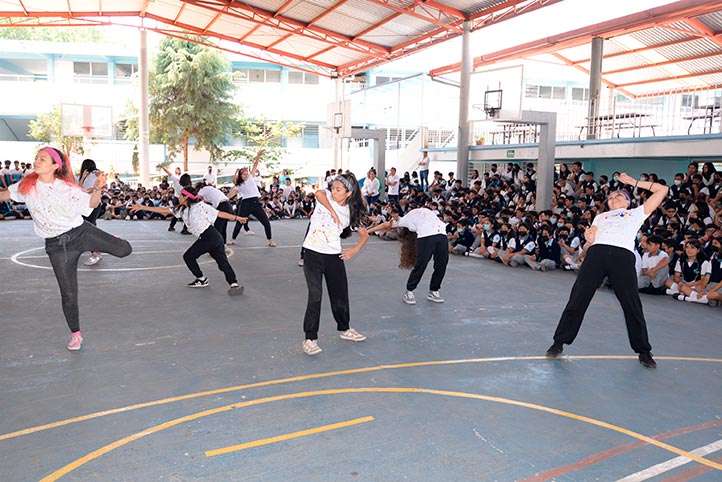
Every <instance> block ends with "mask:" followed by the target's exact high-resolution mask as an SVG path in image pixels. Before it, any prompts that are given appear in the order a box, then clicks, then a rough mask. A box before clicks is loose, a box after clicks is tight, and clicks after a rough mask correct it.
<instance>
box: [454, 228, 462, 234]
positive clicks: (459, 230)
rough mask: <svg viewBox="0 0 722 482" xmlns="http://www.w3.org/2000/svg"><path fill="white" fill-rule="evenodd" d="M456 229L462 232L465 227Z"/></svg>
mask: <svg viewBox="0 0 722 482" xmlns="http://www.w3.org/2000/svg"><path fill="white" fill-rule="evenodd" d="M456 230H457V231H458V232H460V233H461V232H463V231H464V228H456Z"/></svg>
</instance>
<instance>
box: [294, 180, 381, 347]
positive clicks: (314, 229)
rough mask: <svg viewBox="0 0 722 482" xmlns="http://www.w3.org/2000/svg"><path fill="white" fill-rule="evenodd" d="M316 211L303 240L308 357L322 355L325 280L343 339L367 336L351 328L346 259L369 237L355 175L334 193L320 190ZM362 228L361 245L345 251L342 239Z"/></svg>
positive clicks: (336, 186) (337, 185)
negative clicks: (320, 339) (353, 230)
mask: <svg viewBox="0 0 722 482" xmlns="http://www.w3.org/2000/svg"><path fill="white" fill-rule="evenodd" d="M316 201H318V203H317V204H316V209H315V210H314V211H313V214H312V215H311V224H310V227H309V229H308V233H307V234H306V238H305V239H304V241H303V247H304V264H303V274H304V275H305V277H306V284H307V285H308V303H307V305H306V315H305V316H304V319H303V330H304V332H305V333H306V339H305V341H304V342H303V351H304V352H305V353H306V354H308V355H317V354H319V353H321V348H320V347H319V346H318V343H317V342H316V340H317V339H318V327H319V320H320V317H321V295H322V294H323V288H322V286H321V280H322V279H323V278H324V277H325V278H326V288H327V289H328V297H329V298H330V299H331V311H332V312H333V317H334V319H335V320H336V326H337V329H338V331H340V332H341V333H340V336H341V338H342V339H344V340H350V341H364V340H365V339H366V337H365V336H364V335H362V334H360V333H359V332H357V331H356V330H354V329H353V328H351V327H349V319H350V314H349V302H348V280H347V279H346V266H345V265H344V260H346V259H351V258H353V257H354V256H355V255H356V253H358V252H359V251H360V250H361V248H362V247H363V246H364V244H366V241H368V238H369V235H368V233H367V231H366V229H365V228H364V227H362V226H361V224H362V223H363V222H364V220H365V219H366V209H367V208H366V204H365V203H364V201H363V198H362V197H361V189H360V188H359V185H358V182H357V181H356V178H355V177H354V175H353V174H350V173H349V174H341V175H339V176H336V177H335V178H334V179H333V182H332V184H331V191H330V192H329V191H327V190H325V189H321V190H318V191H316ZM352 228H358V234H359V242H358V243H356V245H355V246H354V247H352V248H346V249H341V239H342V238H347V237H349V236H350V235H351V229H352Z"/></svg>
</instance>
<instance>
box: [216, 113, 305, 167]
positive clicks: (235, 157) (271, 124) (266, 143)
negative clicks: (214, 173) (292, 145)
mask: <svg viewBox="0 0 722 482" xmlns="http://www.w3.org/2000/svg"><path fill="white" fill-rule="evenodd" d="M302 127H303V125H302V124H293V123H291V122H286V121H269V120H267V119H266V118H265V117H260V118H248V119H240V120H237V121H236V122H235V123H234V126H233V135H234V137H240V138H243V139H245V140H246V142H247V143H248V144H249V146H257V148H251V149H243V150H232V151H228V152H226V153H225V154H224V156H223V160H224V161H225V162H226V163H228V162H237V161H239V160H241V159H246V160H248V161H249V162H250V161H252V160H253V158H254V157H255V155H256V152H257V151H258V149H261V148H263V149H264V153H263V156H261V159H260V164H261V165H263V166H264V167H265V170H267V171H275V170H276V169H277V168H278V165H279V164H280V162H281V159H282V157H283V155H284V154H285V153H286V149H285V148H284V147H283V139H284V138H289V137H297V136H298V135H300V134H301V129H302Z"/></svg>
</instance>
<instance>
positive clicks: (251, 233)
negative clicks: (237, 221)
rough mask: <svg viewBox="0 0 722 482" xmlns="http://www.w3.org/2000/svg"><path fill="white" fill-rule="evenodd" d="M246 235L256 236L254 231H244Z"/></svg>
mask: <svg viewBox="0 0 722 482" xmlns="http://www.w3.org/2000/svg"><path fill="white" fill-rule="evenodd" d="M244 233H245V234H246V236H253V235H255V234H256V233H255V232H254V231H244Z"/></svg>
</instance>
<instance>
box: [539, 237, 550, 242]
mask: <svg viewBox="0 0 722 482" xmlns="http://www.w3.org/2000/svg"><path fill="white" fill-rule="evenodd" d="M539 240H540V241H541V242H542V243H546V242H547V241H549V236H539Z"/></svg>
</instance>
